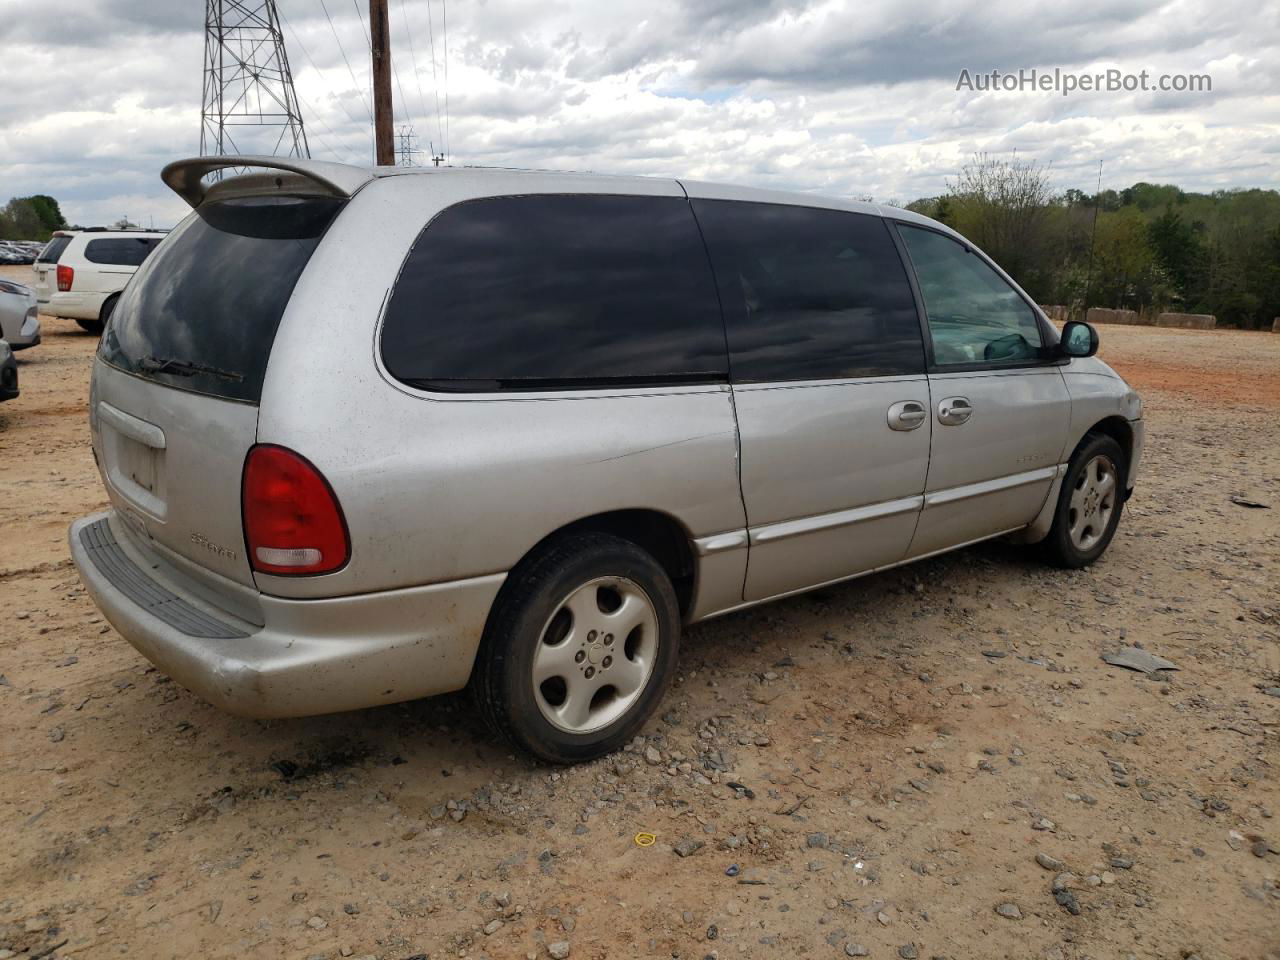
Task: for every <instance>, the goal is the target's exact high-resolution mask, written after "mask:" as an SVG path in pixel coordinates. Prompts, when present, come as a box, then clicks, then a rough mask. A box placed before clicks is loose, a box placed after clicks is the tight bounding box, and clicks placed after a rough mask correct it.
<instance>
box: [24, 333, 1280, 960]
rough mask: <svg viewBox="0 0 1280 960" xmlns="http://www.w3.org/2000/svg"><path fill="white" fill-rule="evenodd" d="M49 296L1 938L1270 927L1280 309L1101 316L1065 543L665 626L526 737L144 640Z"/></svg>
mask: <svg viewBox="0 0 1280 960" xmlns="http://www.w3.org/2000/svg"><path fill="white" fill-rule="evenodd" d="M45 324H46V325H45V342H44V344H42V345H41V346H40V347H37V348H36V349H34V350H31V351H28V352H26V353H23V354H21V355H20V366H21V377H22V387H23V394H22V397H21V398H20V399H18V400H16V401H13V402H11V403H6V404H3V405H0V623H3V624H4V625H5V627H6V629H5V630H4V631H3V633H2V634H0V673H3V677H2V678H0V705H2V706H3V712H2V714H0V831H2V833H0V836H3V838H4V843H3V845H2V846H0V877H3V881H2V882H0V958H7V957H12V956H14V955H15V954H16V955H18V956H32V957H34V956H50V957H52V956H71V955H76V956H92V957H98V956H115V955H121V956H131V957H152V956H158V957H167V956H179V955H180V956H199V957H254V958H257V957H262V958H267V957H298V958H309V957H326V958H329V957H338V956H354V957H378V958H385V960H404V958H409V957H422V956H424V955H429V956H431V957H443V956H450V957H453V956H458V957H461V956H467V957H475V958H479V957H491V958H507V957H536V958H541V957H548V956H550V957H566V956H568V957H573V958H605V957H611V958H612V957H680V958H704V957H708V956H710V957H720V958H730V957H752V958H754V957H764V958H770V957H777V958H791V957H797V956H802V955H803V956H805V957H812V958H824V957H831V958H837V957H846V956H864V955H865V956H871V957H883V958H893V957H900V958H912V957H920V958H932V957H952V958H961V957H989V958H998V957H1011V958H1012V957H1017V958H1028V957H1035V958H1061V960H1066V958H1085V957H1091V958H1126V957H1144V958H1145V957H1152V958H1156V957H1158V958H1185V957H1188V956H1193V955H1194V956H1198V957H1200V958H1202V960H1238V958H1246V957H1249V958H1253V957H1280V822H1278V821H1277V820H1276V819H1275V816H1274V815H1275V813H1276V811H1277V808H1278V807H1280V792H1278V791H1277V780H1276V777H1277V770H1276V766H1277V763H1278V762H1280V752H1278V751H1277V738H1278V736H1280V726H1278V720H1280V711H1278V710H1277V707H1280V591H1277V584H1280V429H1278V428H1277V415H1278V411H1280V336H1271V335H1267V334H1244V333H1233V332H1215V333H1199V332H1193V331H1185V332H1184V331H1167V330H1155V329H1149V328H1136V327H1134V328H1117V327H1108V328H1104V329H1103V330H1102V338H1103V349H1102V353H1103V356H1104V357H1105V358H1106V359H1108V360H1110V361H1112V362H1113V363H1114V364H1115V365H1116V366H1117V367H1118V368H1119V369H1120V370H1121V371H1122V372H1123V373H1124V374H1125V375H1126V376H1127V377H1128V378H1129V379H1130V381H1131V382H1132V383H1133V384H1134V385H1135V386H1136V387H1138V388H1139V389H1140V390H1142V391H1143V393H1144V396H1145V398H1146V403H1147V418H1148V447H1147V459H1146V464H1145V467H1144V472H1143V476H1142V478H1141V481H1140V484H1139V487H1138V492H1137V495H1136V496H1135V498H1134V499H1133V501H1131V503H1130V504H1129V507H1128V509H1127V510H1126V514H1125V518H1124V520H1123V522H1122V523H1121V526H1120V531H1119V534H1118V536H1117V538H1116V541H1115V543H1114V544H1113V546H1112V548H1111V550H1110V552H1109V553H1108V554H1107V556H1106V557H1105V558H1104V560H1103V561H1102V562H1100V563H1098V564H1097V565H1096V566H1094V567H1092V568H1091V569H1089V570H1086V571H1080V572H1073V573H1064V572H1062V571H1057V570H1052V569H1049V568H1046V567H1044V566H1041V565H1040V564H1038V563H1037V562H1036V560H1035V559H1034V557H1033V556H1032V555H1031V554H1029V552H1028V551H1026V550H1024V549H1019V548H1015V547H1012V546H1008V545H1004V544H1000V543H995V544H988V545H984V546H981V547H978V548H973V549H968V550H965V551H962V552H959V553H955V554H952V555H949V556H945V557H941V558H937V559H934V560H930V561H926V562H923V563H921V564H918V565H915V566H913V567H908V568H905V569H902V570H899V571H895V572H891V573H887V574H883V575H878V576H874V577H868V578H865V579H862V580H858V581H854V582H852V583H850V584H847V585H844V586H840V587H836V588H829V589H825V590H822V591H819V592H816V593H811V594H808V595H806V596H803V597H799V598H795V599H791V600H787V601H784V602H781V603H777V604H774V605H771V606H766V607H763V608H759V609H756V610H754V611H751V612H746V613H741V614H737V615H733V616H729V617H725V618H723V619H720V620H716V621H712V622H710V623H707V624H704V625H701V626H697V627H694V628H692V629H691V630H690V631H689V632H688V634H687V637H686V644H685V648H684V652H683V655H682V658H681V665H680V674H679V679H678V680H677V683H676V685H675V687H674V688H673V690H672V692H671V694H670V696H669V697H668V699H667V701H666V703H665V705H664V707H663V710H662V712H661V713H660V715H659V716H658V717H655V718H654V720H653V721H652V722H651V723H650V725H649V726H648V728H647V729H646V731H645V736H644V737H643V738H640V739H638V740H637V741H636V742H635V743H634V744H633V745H632V746H631V747H630V748H629V749H628V750H626V751H624V752H622V753H620V754H618V755H616V756H613V757H610V758H607V759H605V760H602V761H600V762H597V763H594V764H588V765H585V766H582V767H578V768H574V769H551V768H547V767H540V766H535V765H532V764H530V763H528V762H526V761H525V760H523V759H519V758H516V757H513V756H511V755H510V754H509V753H508V752H506V751H504V750H503V749H502V748H501V746H500V745H498V744H496V743H495V742H493V741H492V740H490V739H489V737H488V736H487V735H486V734H485V732H484V731H483V730H482V729H481V728H480V724H479V720H478V717H477V716H476V714H475V713H474V712H473V711H472V709H471V708H470V706H469V704H468V703H467V701H466V700H465V698H464V697H462V696H451V697H442V698H437V699H434V700H429V701H422V702H417V703H411V704H404V705H399V706H393V707H386V708H381V709H377V710H369V711H363V712H359V713H351V714H344V715H340V716H333V717H321V718H315V719H308V720H289V721H252V720H243V719H238V718H234V717H229V716H226V715H224V714H222V713H219V712H218V711H217V710H215V709H213V708H211V707H209V706H207V705H206V704H204V703H202V702H201V701H199V700H198V699H196V698H195V697H193V696H191V695H190V694H188V693H187V692H186V691H184V690H183V689H181V688H180V687H179V686H178V685H177V684H175V683H172V682H170V681H169V680H168V678H166V677H165V676H163V675H162V674H160V673H158V672H157V671H155V670H154V669H153V668H151V667H150V666H149V665H148V664H147V663H146V662H145V661H144V660H143V659H142V657H141V656H139V655H138V654H137V653H135V652H134V651H133V649H132V648H131V647H129V646H128V644H126V643H125V642H124V641H123V640H122V639H121V638H120V637H119V636H117V635H116V634H115V633H114V632H113V631H112V630H111V628H110V627H109V626H108V625H107V624H106V623H105V621H103V620H102V618H101V617H100V616H99V614H98V612H97V611H96V610H95V608H94V607H93V605H92V603H90V601H89V600H88V598H87V597H86V595H85V593H84V590H83V588H82V587H81V586H80V584H79V581H78V578H77V576H76V574H75V570H74V568H73V567H72V566H71V564H70V560H69V559H68V556H67V551H66V546H65V543H64V538H65V529H66V525H67V523H68V522H69V521H70V520H71V519H73V518H74V517H77V516H80V515H82V514H85V513H87V512H90V511H92V510H95V509H98V508H100V507H101V506H102V505H103V504H104V503H105V499H104V496H103V493H102V490H101V488H100V486H99V482H98V478H97V474H96V472H95V470H94V466H93V460H92V456H91V454H90V452H89V447H88V443H87V436H86V415H85V398H86V393H87V378H88V371H89V361H90V357H91V355H92V352H93V348H94V344H95V340H94V338H92V337H90V336H87V335H84V334H82V333H81V332H80V331H79V330H78V328H76V327H75V326H74V325H73V324H71V323H69V322H67V321H57V320H46V321H45ZM1233 496H1237V497H1242V498H1245V499H1248V500H1252V501H1257V502H1260V503H1264V504H1268V505H1269V507H1270V509H1253V508H1249V507H1245V506H1240V505H1237V504H1235V503H1233V502H1232V500H1231V498H1232V497H1233ZM1126 644H1128V645H1141V646H1142V647H1143V648H1145V649H1147V650H1149V651H1151V652H1153V653H1156V654H1159V655H1161V656H1163V657H1167V658H1169V659H1170V660H1172V661H1173V662H1174V663H1175V664H1177V666H1178V667H1179V668H1180V669H1179V670H1178V671H1177V672H1166V673H1164V674H1163V675H1159V676H1156V677H1147V676H1146V675H1143V674H1138V673H1133V672H1130V671H1126V670H1123V669H1119V668H1116V667H1111V666H1108V665H1107V664H1106V663H1104V662H1103V661H1102V660H1101V659H1100V654H1102V653H1104V652H1108V651H1113V650H1116V649H1118V648H1119V647H1121V646H1122V645H1126ZM642 832H644V833H651V834H653V835H654V836H655V838H656V840H655V842H654V843H653V844H652V845H650V846H642V845H640V844H639V843H637V839H636V837H637V834H640V833H642Z"/></svg>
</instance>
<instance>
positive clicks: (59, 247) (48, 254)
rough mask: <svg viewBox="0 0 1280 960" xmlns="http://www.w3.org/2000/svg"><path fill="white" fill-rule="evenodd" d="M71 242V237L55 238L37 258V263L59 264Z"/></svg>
mask: <svg viewBox="0 0 1280 960" xmlns="http://www.w3.org/2000/svg"><path fill="white" fill-rule="evenodd" d="M70 242H71V238H70V237H54V238H53V239H52V240H50V241H49V242H48V243H47V244H45V247H44V249H43V250H41V251H40V256H38V257H36V263H57V262H58V258H59V257H60V256H62V251H63V250H65V249H67V244H68V243H70Z"/></svg>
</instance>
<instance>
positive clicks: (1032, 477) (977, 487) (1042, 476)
mask: <svg viewBox="0 0 1280 960" xmlns="http://www.w3.org/2000/svg"><path fill="white" fill-rule="evenodd" d="M1057 475H1058V467H1057V466H1052V467H1041V468H1040V469H1039V470H1028V471H1027V472H1026V473H1013V474H1010V475H1008V476H1006V477H996V478H995V479H994V480H983V481H982V482H981V483H969V484H966V485H965V486H963V487H950V488H948V489H946V490H936V491H934V492H933V493H926V494H925V495H924V508H925V509H926V510H928V509H929V508H930V507H940V506H942V505H943V504H946V503H955V502H956V501H957V500H969V499H971V498H973V497H981V496H985V495H986V494H988V493H999V492H1000V491H1001V490H1012V489H1013V488H1014V487H1025V486H1027V485H1028V484H1031V483H1039V482H1040V481H1042V480H1052V479H1053V478H1054V477H1056V476H1057Z"/></svg>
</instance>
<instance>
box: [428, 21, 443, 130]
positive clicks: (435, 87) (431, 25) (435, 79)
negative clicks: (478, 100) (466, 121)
mask: <svg viewBox="0 0 1280 960" xmlns="http://www.w3.org/2000/svg"><path fill="white" fill-rule="evenodd" d="M435 20H436V18H435V14H433V13H432V12H431V0H427V37H428V39H429V40H430V41H431V89H432V91H433V92H434V93H435V97H436V136H437V137H439V138H440V146H441V147H442V148H443V147H444V127H443V125H442V124H441V123H440V77H439V75H438V74H437V73H436V26H435ZM432 152H433V153H434V152H435V151H434V150H433V151H432Z"/></svg>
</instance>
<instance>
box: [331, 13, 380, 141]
mask: <svg viewBox="0 0 1280 960" xmlns="http://www.w3.org/2000/svg"><path fill="white" fill-rule="evenodd" d="M320 9H321V10H323V11H324V18H325V19H326V20H328V21H329V30H330V31H331V32H332V33H333V39H335V40H337V41H338V52H339V53H341V54H342V61H343V63H345V64H346V65H347V72H348V73H350V74H351V82H352V83H353V84H355V88H356V90H360V89H361V87H360V81H359V80H357V79H356V72H355V70H353V69H351V61H350V60H349V59H347V50H346V48H345V47H344V46H343V45H342V38H341V37H340V36H338V30H337V28H336V27H335V26H334V25H333V17H331V16H329V8H328V7H327V6H326V5H325V2H324V0H320ZM371 49H372V48H371ZM360 102H361V103H363V104H364V109H365V112H366V113H368V114H369V122H370V123H373V108H372V107H371V106H369V101H368V100H367V99H365V97H364V94H363V93H361V95H360Z"/></svg>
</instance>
